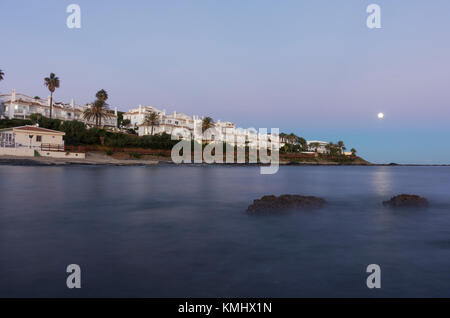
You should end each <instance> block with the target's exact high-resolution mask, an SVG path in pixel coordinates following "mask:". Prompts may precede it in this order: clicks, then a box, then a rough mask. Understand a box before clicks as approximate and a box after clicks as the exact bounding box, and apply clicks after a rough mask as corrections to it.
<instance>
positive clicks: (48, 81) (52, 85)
mask: <svg viewBox="0 0 450 318" xmlns="http://www.w3.org/2000/svg"><path fill="white" fill-rule="evenodd" d="M44 85H45V86H47V88H48V90H49V91H50V118H52V111H53V92H54V91H55V89H57V88H59V78H58V77H56V75H55V74H54V73H50V76H49V77H46V78H44Z"/></svg>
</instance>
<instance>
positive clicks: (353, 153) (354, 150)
mask: <svg viewBox="0 0 450 318" xmlns="http://www.w3.org/2000/svg"><path fill="white" fill-rule="evenodd" d="M350 151H351V152H352V156H354V155H356V152H357V151H356V149H355V148H352V149H351V150H350Z"/></svg>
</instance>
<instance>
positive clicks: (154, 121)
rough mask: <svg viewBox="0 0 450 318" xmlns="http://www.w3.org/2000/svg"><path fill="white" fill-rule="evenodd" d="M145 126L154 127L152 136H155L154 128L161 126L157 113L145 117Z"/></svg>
mask: <svg viewBox="0 0 450 318" xmlns="http://www.w3.org/2000/svg"><path fill="white" fill-rule="evenodd" d="M144 125H146V126H150V127H152V131H151V135H153V127H155V126H159V116H158V114H157V113H155V112H151V113H150V114H148V115H146V116H145V119H144Z"/></svg>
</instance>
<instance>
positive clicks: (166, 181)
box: [0, 166, 450, 297]
mask: <svg viewBox="0 0 450 318" xmlns="http://www.w3.org/2000/svg"><path fill="white" fill-rule="evenodd" d="M403 192H406V193H417V194H421V195H424V196H426V197H428V198H429V199H430V201H431V203H432V207H431V208H428V209H426V210H409V211H393V210H390V209H387V208H384V207H383V206H382V205H381V203H380V202H381V201H382V200H385V199H388V198H389V197H390V196H392V195H394V194H398V193H403ZM283 193H291V194H305V195H317V196H321V197H324V198H326V199H327V200H328V201H329V202H330V204H329V206H328V207H327V208H324V209H321V210H318V211H314V212H311V211H310V212H296V213H292V214H287V215H282V216H259V217H255V216H249V215H247V214H246V213H245V209H246V207H247V206H248V205H249V204H250V203H251V202H252V200H253V199H255V198H259V197H261V196H262V195H265V194H277V195H278V194H283ZM449 194H450V168H447V167H282V168H281V169H280V171H279V172H278V174H276V175H269V176H268V175H265V176H264V175H260V174H259V168H257V167H175V166H158V167H87V166H71V167H25V166H0V200H1V205H0V297H12V296H32V297H47V296H62V297H78V296H86V297H90V296H104V297H109V296H117V297H119V296H120V297H129V296H137V297H237V296H239V297H242V296H250V297H264V296H266V297H313V296H325V297H334V296H339V297H346V296H362V297H371V296H387V297H399V296H402V297H403V296H405V297H406V296H425V297H427V296H442V297H443V296H445V297H450V195H449ZM72 263H75V264H79V265H80V266H81V269H82V288H81V289H80V290H69V289H67V288H66V285H65V281H66V275H67V274H66V272H65V269H66V266H67V265H68V264H72ZM372 263H376V264H379V265H380V266H381V270H382V276H381V281H382V282H381V284H382V288H381V289H380V290H369V289H368V288H367V287H366V284H365V280H366V277H367V275H368V274H366V272H365V269H366V266H367V265H368V264H372Z"/></svg>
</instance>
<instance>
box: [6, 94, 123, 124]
mask: <svg viewBox="0 0 450 318" xmlns="http://www.w3.org/2000/svg"><path fill="white" fill-rule="evenodd" d="M87 107H89V106H87V105H86V106H80V105H75V101H74V100H73V99H72V101H71V102H70V104H66V103H61V102H53V109H52V118H53V119H60V120H78V121H81V122H84V123H85V124H87V125H91V126H92V125H94V124H95V121H94V120H92V121H87V120H85V119H84V118H83V116H82V115H83V112H84V110H85V109H86V108H87ZM31 114H41V115H42V116H45V117H50V96H49V97H48V98H47V99H42V98H37V97H36V98H33V97H30V96H27V95H25V94H20V93H16V90H15V89H13V90H12V92H11V94H3V95H0V117H6V118H10V119H12V118H20V119H27V118H29V117H30V115H31ZM102 124H103V125H104V126H106V127H110V128H115V127H117V107H116V108H115V110H114V111H111V114H110V117H108V118H105V119H104V120H102Z"/></svg>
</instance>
